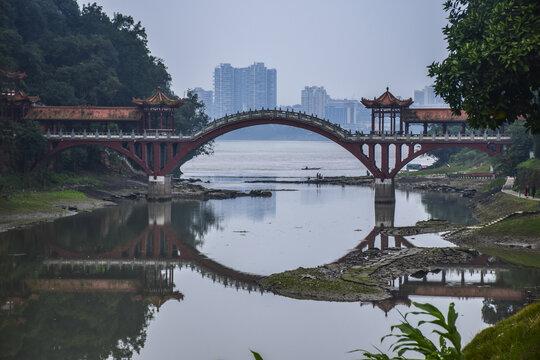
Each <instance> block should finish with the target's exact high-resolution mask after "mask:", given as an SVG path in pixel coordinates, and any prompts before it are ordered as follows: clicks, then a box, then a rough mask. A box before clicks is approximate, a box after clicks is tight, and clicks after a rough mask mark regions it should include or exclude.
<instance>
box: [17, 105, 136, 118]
mask: <svg viewBox="0 0 540 360" xmlns="http://www.w3.org/2000/svg"><path fill="white" fill-rule="evenodd" d="M141 116H142V114H141V112H140V111H139V108H136V107H97V106H34V107H32V108H30V111H28V114H26V116H25V117H24V118H25V119H29V120H36V121H47V120H62V121H139V120H140V118H141Z"/></svg>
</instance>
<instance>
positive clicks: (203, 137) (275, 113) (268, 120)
mask: <svg viewBox="0 0 540 360" xmlns="http://www.w3.org/2000/svg"><path fill="white" fill-rule="evenodd" d="M269 124H272V125H284V126H291V127H296V128H300V129H304V130H308V131H311V132H314V133H316V134H319V135H321V136H323V137H325V138H327V139H329V140H331V141H333V142H334V143H336V144H338V145H340V146H341V147H342V148H344V149H345V150H347V151H348V152H349V153H351V154H352V155H353V156H354V157H355V158H357V159H358V160H360V162H361V163H362V164H363V165H364V166H365V167H366V168H368V170H370V171H371V172H372V173H375V172H376V171H377V169H376V167H375V166H374V164H372V163H371V161H369V159H368V158H367V157H366V156H365V155H364V154H363V153H362V152H361V150H360V147H359V146H358V144H356V143H353V142H351V141H347V140H346V138H347V137H349V136H352V134H351V132H350V131H348V130H345V129H343V128H341V127H340V126H339V125H337V124H334V123H331V122H329V121H327V120H323V119H320V118H318V117H316V116H313V115H307V114H303V113H297V112H291V111H282V110H276V109H275V110H264V109H263V110H258V111H249V112H243V113H237V114H235V115H226V116H224V117H223V118H220V119H217V120H215V121H213V122H212V123H210V124H208V125H207V126H206V127H205V128H204V129H202V130H201V131H199V132H197V133H195V134H194V136H193V137H194V139H193V141H191V142H190V143H186V144H185V145H184V146H183V148H182V149H181V150H180V152H179V153H178V154H177V155H176V156H175V157H174V158H173V159H172V161H171V163H170V164H168V165H167V166H165V168H164V169H163V171H164V172H167V173H168V172H170V171H171V170H172V169H173V168H174V166H176V164H178V163H179V162H181V161H182V159H183V158H185V157H186V156H187V155H188V154H189V153H191V152H192V151H194V150H195V149H197V148H199V147H200V146H202V145H204V144H206V143H208V142H209V141H211V140H214V139H215V138H217V137H219V136H221V135H224V134H227V133H229V132H231V131H234V130H238V129H242V128H246V127H252V126H258V125H269Z"/></svg>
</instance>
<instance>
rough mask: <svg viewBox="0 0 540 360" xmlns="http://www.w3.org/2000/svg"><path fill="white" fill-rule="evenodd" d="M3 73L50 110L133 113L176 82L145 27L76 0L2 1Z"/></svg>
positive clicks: (0, 46)
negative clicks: (130, 109)
mask: <svg viewBox="0 0 540 360" xmlns="http://www.w3.org/2000/svg"><path fill="white" fill-rule="evenodd" d="M0 69H4V70H7V71H24V72H26V73H27V74H28V77H27V79H26V89H25V90H27V91H28V92H29V93H30V94H36V95H39V96H40V97H41V99H42V101H43V102H44V103H46V104H49V105H102V106H119V105H130V104H131V99H132V97H146V96H149V95H150V94H151V93H152V91H153V90H154V89H156V87H157V86H161V88H162V89H167V90H168V89H169V83H170V80H171V77H170V75H169V74H168V72H167V68H166V67H165V65H164V63H163V61H162V60H160V59H159V58H157V57H155V56H152V55H151V54H150V51H149V49H148V46H147V37H146V32H145V29H144V28H143V27H142V25H141V23H140V22H135V20H134V19H133V18H132V17H131V16H125V15H122V14H114V16H113V18H112V19H111V18H110V17H109V16H108V15H107V14H105V13H104V12H103V9H102V8H101V7H100V6H98V5H96V4H95V3H94V4H88V5H85V6H83V8H82V9H79V7H78V5H77V2H76V1H75V0H0Z"/></svg>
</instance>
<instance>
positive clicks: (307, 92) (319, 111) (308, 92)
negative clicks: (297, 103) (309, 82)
mask: <svg viewBox="0 0 540 360" xmlns="http://www.w3.org/2000/svg"><path fill="white" fill-rule="evenodd" d="M329 98H330V97H329V96H328V94H327V93H326V90H325V89H324V87H323V86H320V87H319V86H306V87H305V88H304V90H302V111H304V112H306V114H313V115H314V116H317V117H319V118H321V119H322V118H324V115H325V107H326V103H327V102H328V99H329Z"/></svg>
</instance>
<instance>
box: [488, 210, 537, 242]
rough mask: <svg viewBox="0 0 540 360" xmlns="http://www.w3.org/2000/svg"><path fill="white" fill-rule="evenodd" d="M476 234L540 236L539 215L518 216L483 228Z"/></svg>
mask: <svg viewBox="0 0 540 360" xmlns="http://www.w3.org/2000/svg"><path fill="white" fill-rule="evenodd" d="M478 232H479V233H480V234H482V235H490V234H496V235H515V236H532V237H537V236H540V215H531V216H520V217H514V218H509V219H506V220H503V221H501V222H499V223H497V224H494V225H491V226H487V227H484V228H482V229H480V230H478Z"/></svg>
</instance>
